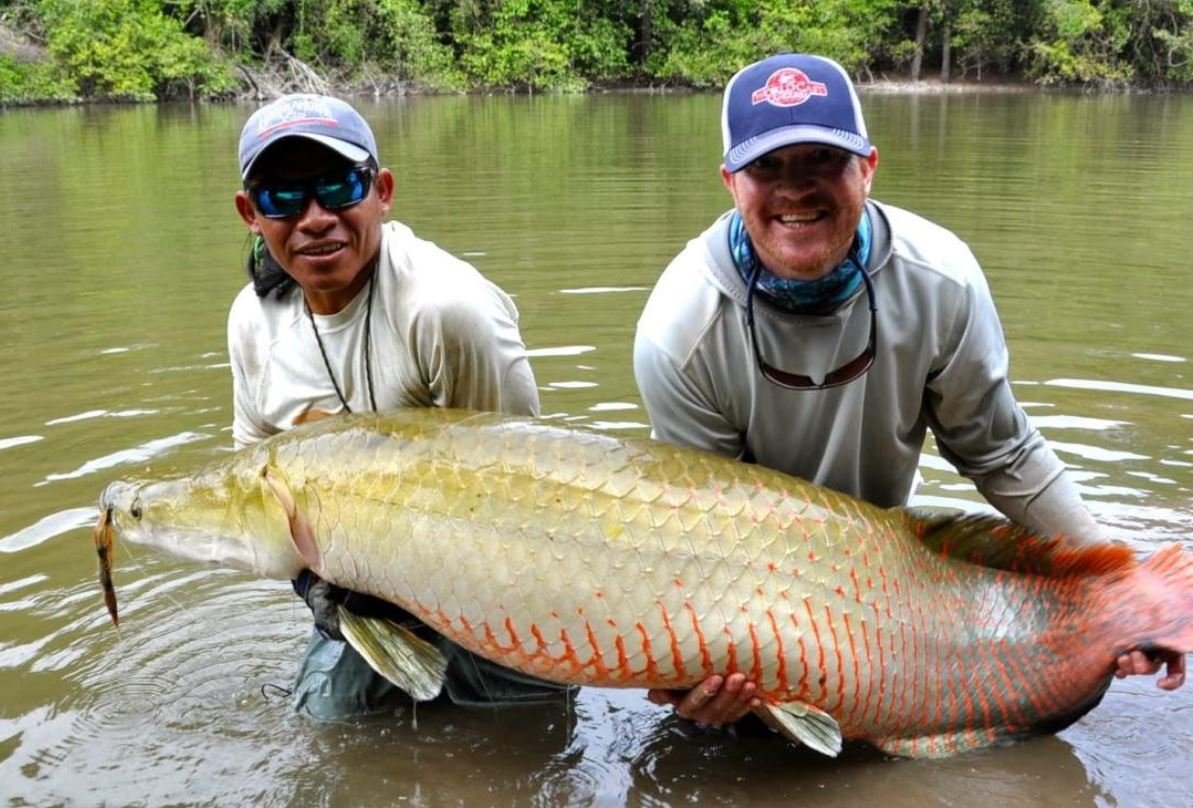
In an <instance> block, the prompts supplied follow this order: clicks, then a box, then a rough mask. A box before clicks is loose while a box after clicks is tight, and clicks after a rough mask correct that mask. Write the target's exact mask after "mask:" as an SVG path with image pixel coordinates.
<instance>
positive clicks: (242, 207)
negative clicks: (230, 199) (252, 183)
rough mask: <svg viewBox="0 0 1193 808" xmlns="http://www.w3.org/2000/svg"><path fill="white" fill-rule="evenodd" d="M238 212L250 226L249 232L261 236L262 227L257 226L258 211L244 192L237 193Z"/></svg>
mask: <svg viewBox="0 0 1193 808" xmlns="http://www.w3.org/2000/svg"><path fill="white" fill-rule="evenodd" d="M236 212H237V213H238V214H240V218H241V219H243V220H244V223H245V224H246V225H248V228H249V230H251V231H252V232H253V233H254V234H255V235H258V236H259V235H261V225H259V224H257V209H256V208H254V207H253V203H252V202H250V201H249V195H248V194H246V193H245V192H244V191H237V192H236Z"/></svg>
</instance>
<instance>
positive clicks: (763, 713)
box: [754, 701, 841, 757]
mask: <svg viewBox="0 0 1193 808" xmlns="http://www.w3.org/2000/svg"><path fill="white" fill-rule="evenodd" d="M754 712H755V713H756V714H757V715H758V717H759V718H761V719H762V720H763V721H764V722H766V723H767V724H768V725H769V726H771V727H773V728H774V729H775V730H777V731H778V732H779V733H780V734H781V735H784V736H786V737H787V738H788V739H790V740H792V741H795V742H796V743H802V744H803V745H804V746H807V747H808V748H810V749H815V750H816V751H817V752H819V753H821V754H822V755H828V756H829V757H836V756H837V755H838V754H840V753H841V726H840V725H839V724H838V723H837V719H835V718H833V717H832V716H831V715H829V714H828V713H826V712H825V711H824V710H821V709H820V708H819V707H815V706H813V705H811V704H808V703H807V702H806V701H785V702H781V703H778V704H769V703H763V704H762V706H760V707H755V708H754Z"/></svg>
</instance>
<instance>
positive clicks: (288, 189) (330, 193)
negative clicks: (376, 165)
mask: <svg viewBox="0 0 1193 808" xmlns="http://www.w3.org/2000/svg"><path fill="white" fill-rule="evenodd" d="M375 174H376V172H375V171H374V169H373V167H372V166H369V165H356V166H349V167H348V168H340V169H336V170H335V171H329V172H327V173H326V174H322V175H320V176H318V177H312V178H310V179H307V180H301V181H297V182H273V181H268V180H267V181H262V182H255V183H252V184H250V185H249V186H248V187H247V188H246V189H245V191H246V192H247V193H248V195H249V198H250V199H251V200H252V201H253V206H254V207H256V208H257V210H258V212H260V214H261V215H262V216H264V217H265V218H267V219H289V218H291V217H292V216H297V215H299V214H300V213H302V212H303V211H304V210H306V209H307V205H308V204H310V201H311V199H312V198H314V199H315V201H316V202H318V203H319V206H320V207H321V208H323V209H324V210H343V209H344V208H350V207H352V206H353V205H359V204H360V203H361V201H362V200H363V199H364V198H365V197H366V196H368V195H369V188H370V187H372V184H373V176H374V175H375Z"/></svg>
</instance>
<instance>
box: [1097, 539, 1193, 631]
mask: <svg viewBox="0 0 1193 808" xmlns="http://www.w3.org/2000/svg"><path fill="white" fill-rule="evenodd" d="M1130 586H1131V591H1130V593H1129V594H1128V595H1127V596H1120V597H1119V598H1117V600H1118V601H1119V602H1118V604H1117V606H1116V608H1118V609H1121V610H1123V611H1125V612H1127V613H1133V615H1132V616H1131V617H1125V618H1124V619H1128V620H1131V621H1132V622H1133V623H1134V624H1135V630H1134V631H1133V632H1132V633H1134V634H1136V635H1137V636H1136V639H1135V641H1134V642H1132V643H1131V644H1130V647H1135V648H1141V649H1144V650H1150V649H1157V648H1166V649H1169V650H1172V651H1178V652H1180V653H1189V652H1190V651H1193V552H1190V551H1188V550H1186V549H1184V548H1183V547H1182V546H1181V545H1180V544H1176V543H1173V544H1168V545H1165V546H1164V547H1162V548H1161V549H1159V550H1157V551H1156V552H1154V553H1152V554H1151V555H1150V556H1148V557H1147V558H1146V559H1145V560H1144V561H1143V562H1141V563H1140V565H1139V567H1138V569H1137V571H1136V574H1135V575H1134V576H1132V580H1131V583H1130ZM1128 625H1130V624H1128Z"/></svg>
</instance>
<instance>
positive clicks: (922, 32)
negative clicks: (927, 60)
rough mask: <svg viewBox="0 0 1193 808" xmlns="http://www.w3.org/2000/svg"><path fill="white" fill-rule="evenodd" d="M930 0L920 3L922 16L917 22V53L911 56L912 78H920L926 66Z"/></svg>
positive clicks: (915, 79)
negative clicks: (925, 55) (925, 47)
mask: <svg viewBox="0 0 1193 808" xmlns="http://www.w3.org/2000/svg"><path fill="white" fill-rule="evenodd" d="M928 5H929V0H925V1H924V2H923V3H922V4H921V5H920V17H919V19H918V20H917V21H916V24H915V55H914V56H912V57H911V80H912V81H919V80H920V71H921V70H922V69H923V67H924V46H925V45H926V44H927V41H928V13H929V9H928Z"/></svg>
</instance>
